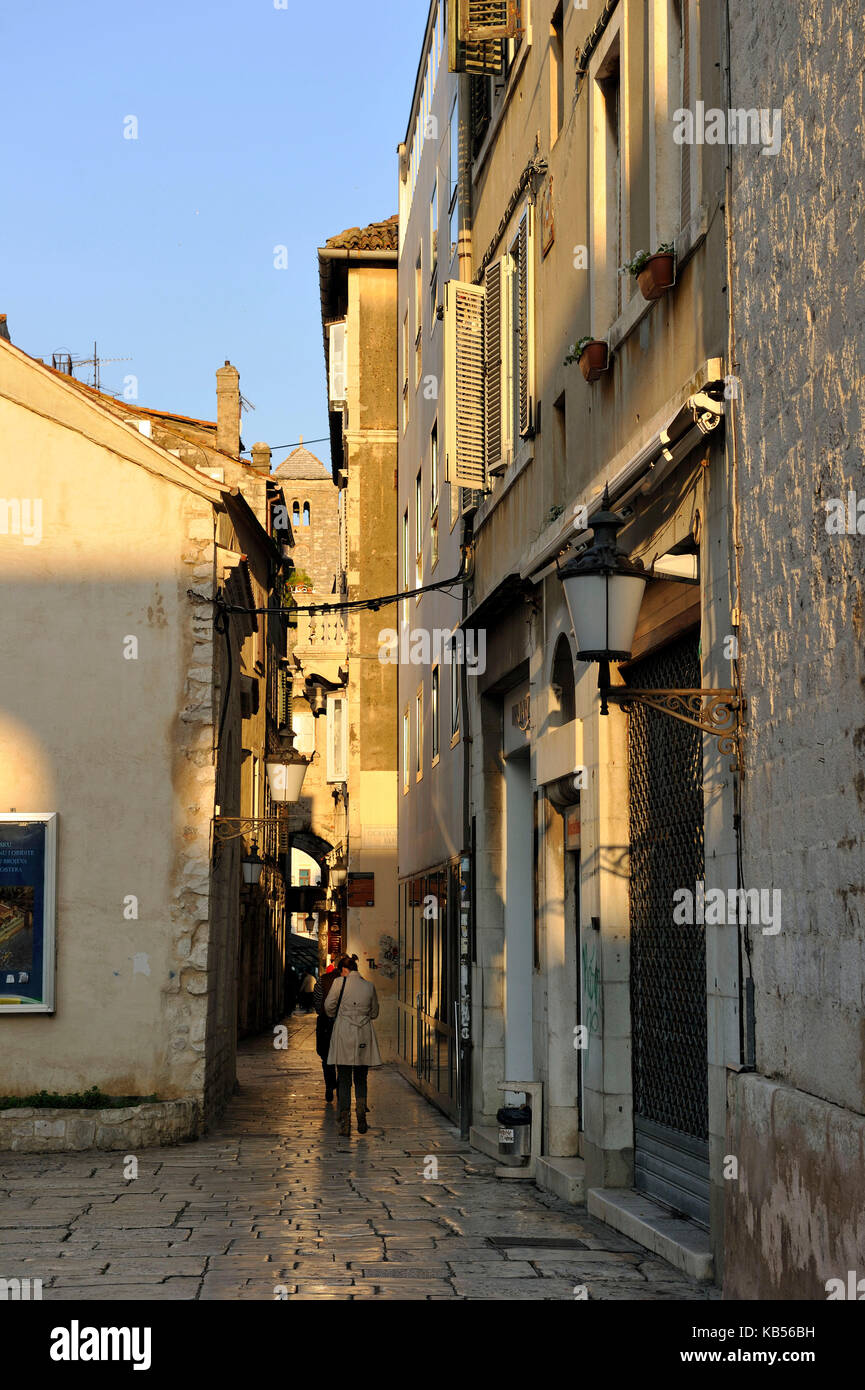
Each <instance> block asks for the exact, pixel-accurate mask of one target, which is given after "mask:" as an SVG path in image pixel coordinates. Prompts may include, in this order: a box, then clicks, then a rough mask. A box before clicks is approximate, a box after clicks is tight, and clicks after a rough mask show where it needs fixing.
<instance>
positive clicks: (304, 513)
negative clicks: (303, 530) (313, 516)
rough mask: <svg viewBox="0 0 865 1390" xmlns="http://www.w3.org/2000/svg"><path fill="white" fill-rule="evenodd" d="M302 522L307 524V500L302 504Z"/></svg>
mask: <svg viewBox="0 0 865 1390" xmlns="http://www.w3.org/2000/svg"><path fill="white" fill-rule="evenodd" d="M303 524H304V526H308V525H309V503H308V502H304V504H303Z"/></svg>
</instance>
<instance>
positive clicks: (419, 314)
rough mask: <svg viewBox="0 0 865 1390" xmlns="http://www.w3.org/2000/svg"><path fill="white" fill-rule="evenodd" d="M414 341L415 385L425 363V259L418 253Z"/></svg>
mask: <svg viewBox="0 0 865 1390" xmlns="http://www.w3.org/2000/svg"><path fill="white" fill-rule="evenodd" d="M414 335H415V336H414V341H415V385H417V383H418V382H419V381H420V374H421V364H422V362H423V347H422V340H423V259H422V256H421V252H420V251H418V253H417V261H416V262H415V268H414Z"/></svg>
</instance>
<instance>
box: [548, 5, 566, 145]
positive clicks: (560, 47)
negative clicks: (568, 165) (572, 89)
mask: <svg viewBox="0 0 865 1390" xmlns="http://www.w3.org/2000/svg"><path fill="white" fill-rule="evenodd" d="M564 32H565V29H564V15H563V0H559V3H558V5H557V7H556V11H555V13H554V15H553V18H552V23H551V24H550V145H551V146H552V145H554V144H555V143H556V141H557V140H558V138H559V135H560V134H561V130H562V126H563V125H564V121H565V42H564Z"/></svg>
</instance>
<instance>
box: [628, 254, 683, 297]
mask: <svg viewBox="0 0 865 1390" xmlns="http://www.w3.org/2000/svg"><path fill="white" fill-rule="evenodd" d="M675 265H676V258H675V256H666V255H665V256H651V257H650V258H649V260H648V261H647V262H646V264H645V265H644V266H643V269H642V270H641V271H640V273H639V275H638V276H637V284H638V285H639V287H640V293H641V294H642V296H643V298H644V299H660V298H661V295H663V294H666V293H667V290H668V289H669V288H670V286H671V285H672V284H673V283H674V281H675Z"/></svg>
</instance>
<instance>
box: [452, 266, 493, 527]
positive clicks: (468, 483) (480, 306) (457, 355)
mask: <svg viewBox="0 0 865 1390" xmlns="http://www.w3.org/2000/svg"><path fill="white" fill-rule="evenodd" d="M485 295H486V292H485V290H484V289H483V288H482V287H481V286H480V285H470V284H467V283H465V282H464V281H462V280H448V281H447V283H446V284H445V452H446V476H447V478H448V481H449V482H450V483H451V485H452V486H459V487H460V488H461V489H463V490H464V491H467V492H471V493H474V492H477V493H482V492H485V491H486V486H487V481H486V468H485V464H484V404H485V403H484V300H485ZM465 509H466V504H465V502H464V503H463V505H462V510H465Z"/></svg>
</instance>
